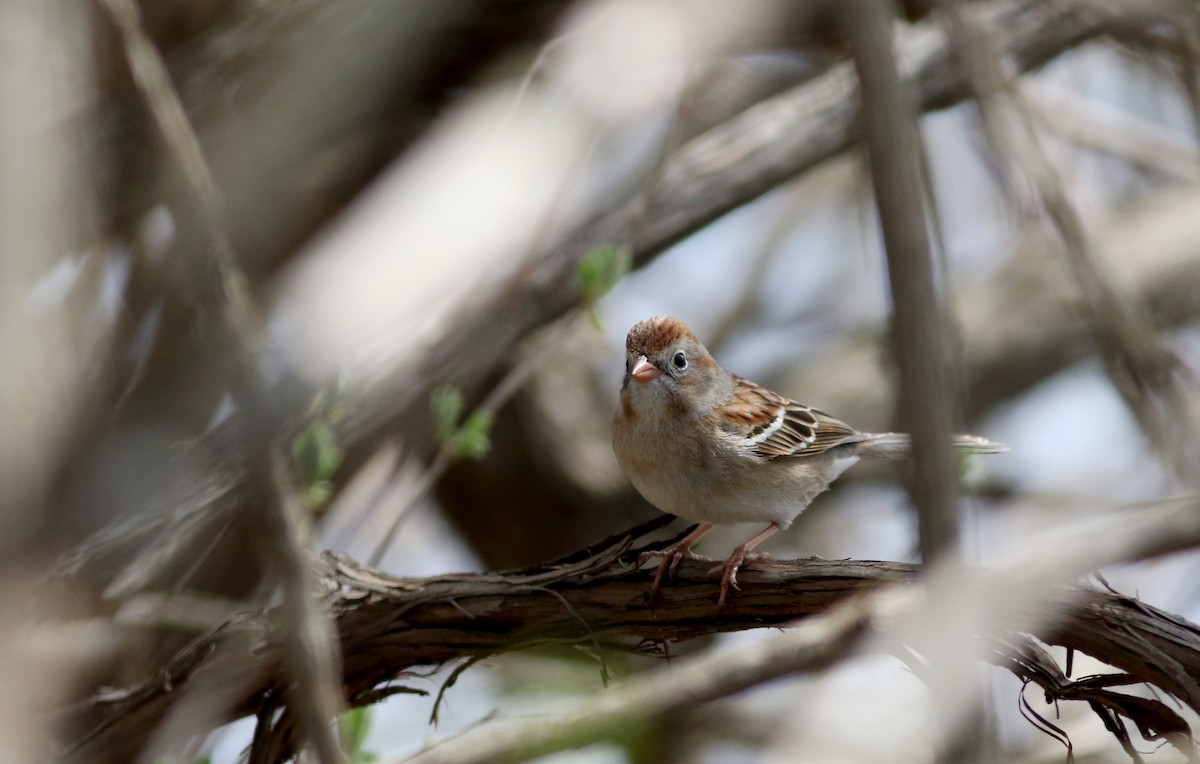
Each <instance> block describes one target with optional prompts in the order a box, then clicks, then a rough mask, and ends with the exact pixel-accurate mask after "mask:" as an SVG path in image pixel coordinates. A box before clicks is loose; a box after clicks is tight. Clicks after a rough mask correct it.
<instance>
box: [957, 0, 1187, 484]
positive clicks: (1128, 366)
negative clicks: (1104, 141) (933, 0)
mask: <svg viewBox="0 0 1200 764" xmlns="http://www.w3.org/2000/svg"><path fill="white" fill-rule="evenodd" d="M942 2H943V5H944V6H945V10H946V13H945V14H944V18H945V20H946V23H947V25H948V26H949V29H950V31H951V34H950V35H949V37H950V39H952V40H953V41H954V42H955V45H956V46H957V47H956V53H957V56H958V59H959V60H960V61H961V63H962V66H963V68H964V70H965V71H966V72H967V73H968V76H969V78H970V81H971V83H972V87H973V88H974V89H975V91H976V93H977V94H978V95H977V97H978V103H979V108H980V114H981V116H982V119H983V125H984V128H985V132H986V134H987V137H988V139H989V141H991V142H992V144H993V145H994V146H995V147H996V148H997V150H998V151H999V152H1000V153H1001V155H1002V156H1003V157H1004V158H1005V160H1006V161H1007V162H1008V167H1007V169H1008V171H1009V172H1010V173H1013V174H1017V175H1020V176H1021V177H1022V178H1024V179H1025V180H1026V181H1027V183H1028V185H1029V187H1030V188H1032V190H1033V191H1034V193H1035V196H1036V199H1037V202H1038V204H1039V205H1040V207H1041V211H1042V213H1043V214H1044V215H1045V216H1046V218H1047V219H1048V220H1049V221H1050V225H1051V226H1052V227H1053V229H1054V232H1055V233H1056V234H1057V236H1058V237H1059V239H1060V240H1061V241H1062V243H1063V247H1064V250H1065V253H1066V256H1067V262H1068V264H1069V265H1070V268H1071V272H1072V274H1073V275H1074V277H1075V280H1076V282H1077V284H1078V286H1079V290H1080V293H1081V295H1082V297H1083V303H1084V307H1085V309H1086V315H1087V317H1088V321H1089V324H1090V326H1091V329H1092V334H1093V337H1094V338H1095V340H1096V343H1097V345H1098V346H1099V350H1100V357H1101V360H1102V361H1103V363H1104V368H1105V371H1106V372H1107V373H1108V377H1109V379H1110V380H1111V381H1112V383H1113V386H1114V387H1116V389H1117V391H1118V393H1120V395H1121V397H1122V399H1123V400H1124V402H1125V405H1126V406H1127V407H1128V408H1129V410H1130V411H1131V412H1132V413H1133V415H1134V418H1135V419H1136V420H1137V422H1138V424H1139V425H1140V427H1141V429H1142V431H1143V432H1144V433H1145V435H1146V437H1147V439H1148V440H1149V441H1150V443H1151V444H1152V445H1153V446H1154V449H1155V451H1156V452H1157V453H1158V456H1159V458H1160V459H1162V460H1163V461H1164V462H1165V463H1166V464H1168V465H1170V467H1171V468H1172V469H1173V470H1174V472H1175V474H1176V475H1177V476H1178V477H1179V479H1180V480H1182V481H1183V482H1184V483H1185V484H1187V485H1189V486H1190V487H1192V488H1193V489H1196V488H1200V438H1197V437H1196V433H1197V432H1200V400H1198V399H1197V398H1196V396H1195V395H1194V393H1193V391H1194V390H1196V389H1197V380H1196V379H1195V378H1194V375H1193V374H1192V373H1191V372H1190V371H1189V370H1188V369H1187V368H1186V367H1185V366H1184V365H1183V364H1182V363H1180V361H1179V359H1178V358H1177V357H1176V356H1175V355H1174V353H1172V352H1171V351H1170V350H1169V349H1167V348H1166V347H1164V346H1163V345H1162V344H1161V343H1160V342H1159V340H1158V338H1157V336H1156V334H1155V332H1154V330H1153V328H1152V326H1151V323H1150V321H1149V319H1148V318H1147V317H1146V316H1145V315H1144V311H1143V310H1142V309H1141V306H1140V305H1137V304H1134V303H1131V302H1130V301H1128V300H1126V299H1125V298H1124V296H1123V295H1121V294H1120V293H1119V292H1118V290H1117V289H1116V287H1115V286H1114V284H1113V282H1112V280H1111V279H1110V277H1109V276H1108V274H1107V273H1106V272H1105V270H1104V268H1103V266H1102V265H1101V263H1100V262H1099V261H1098V259H1097V258H1096V257H1095V255H1094V254H1093V252H1092V244H1091V242H1090V241H1089V239H1088V235H1087V231H1086V229H1085V228H1084V225H1083V222H1082V220H1081V219H1080V216H1079V212H1078V210H1076V209H1075V206H1074V205H1073V204H1072V203H1071V201H1070V199H1069V198H1068V197H1067V195H1066V193H1065V192H1064V190H1063V185H1062V181H1061V180H1060V178H1059V177H1058V175H1057V173H1056V172H1055V170H1054V168H1053V166H1052V165H1051V163H1050V161H1049V158H1048V157H1047V156H1046V154H1045V151H1044V150H1043V149H1042V146H1041V143H1040V142H1039V140H1038V136H1037V133H1036V132H1035V130H1034V129H1033V126H1032V124H1031V122H1030V120H1029V116H1028V114H1027V112H1026V109H1025V107H1024V104H1023V103H1022V101H1021V98H1020V93H1019V92H1018V91H1017V90H1016V89H1015V87H1014V86H1013V82H1012V77H1011V75H1010V74H1009V72H1008V71H1007V70H1006V68H1005V66H1004V65H1003V64H998V63H996V62H1002V61H1004V59H1003V57H1002V56H1001V54H1000V52H999V50H998V46H997V44H996V41H995V40H994V38H993V35H992V33H991V31H990V30H988V29H986V28H984V27H983V25H981V24H978V23H977V22H976V21H975V20H974V19H973V18H972V17H971V16H970V15H969V14H968V13H966V12H965V11H964V10H962V9H961V8H960V7H959V4H958V2H957V0H942Z"/></svg>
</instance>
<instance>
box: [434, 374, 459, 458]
mask: <svg viewBox="0 0 1200 764" xmlns="http://www.w3.org/2000/svg"><path fill="white" fill-rule="evenodd" d="M430 405H431V407H432V408H433V422H434V426H435V427H436V428H437V438H438V442H440V443H441V444H442V445H447V444H448V443H449V442H450V441H451V439H453V438H454V433H455V432H457V431H458V420H459V417H461V416H462V411H463V395H462V391H460V390H459V389H458V388H457V387H451V386H449V385H443V386H442V387H438V388H436V389H434V391H433V395H432V396H431V398H430Z"/></svg>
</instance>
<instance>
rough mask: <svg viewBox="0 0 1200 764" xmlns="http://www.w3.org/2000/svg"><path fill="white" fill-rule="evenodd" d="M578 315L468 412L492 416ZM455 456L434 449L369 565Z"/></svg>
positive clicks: (562, 324)
mask: <svg viewBox="0 0 1200 764" xmlns="http://www.w3.org/2000/svg"><path fill="white" fill-rule="evenodd" d="M578 315H579V314H578V312H577V311H575V312H572V313H571V314H569V315H568V316H566V317H565V318H563V319H561V321H560V326H559V328H558V330H557V331H555V332H554V333H553V334H552V335H551V336H549V337H546V338H543V340H542V344H541V346H540V347H538V348H537V349H536V350H535V351H534V352H532V353H530V354H529V355H528V356H526V357H525V358H523V359H521V360H520V361H518V362H517V363H516V365H514V366H513V367H512V368H511V369H509V370H508V373H507V374H505V375H504V378H503V379H501V380H500V382H499V383H498V384H497V385H496V386H495V387H494V388H492V390H491V391H490V392H489V393H488V394H487V396H485V397H484V399H483V401H481V402H480V404H479V405H478V406H477V407H476V408H475V410H474V411H473V412H471V414H470V416H478V415H480V414H484V415H487V416H490V417H494V416H495V414H496V412H498V411H499V410H500V408H501V407H502V406H504V404H505V403H508V401H509V400H510V399H511V398H512V397H513V396H514V395H516V394H517V391H519V390H520V389H521V387H522V386H523V385H524V384H525V382H526V381H528V379H529V377H530V376H532V375H533V372H534V371H536V370H537V368H538V366H539V365H540V363H541V362H542V361H543V360H545V358H546V357H547V356H549V355H550V352H551V351H554V350H558V349H560V347H561V344H562V343H563V342H564V341H565V340H566V339H567V338H568V337H569V336H570V335H571V331H572V327H573V326H574V324H575V323H576V322H577V320H578ZM457 458H459V457H458V455H457V454H455V453H453V452H452V451H451V450H450V449H448V448H445V447H443V448H440V449H439V450H438V452H437V455H436V456H434V458H433V461H432V462H430V464H429V467H427V468H426V469H425V471H424V472H422V473H421V475H420V476H419V477H418V478H417V485H416V488H415V489H414V490H413V491H412V493H411V496H410V497H409V499H408V501H407V502H405V504H404V506H403V507H401V508H400V510H399V511H398V512H397V513H396V517H395V518H394V519H393V520H392V523H391V525H389V526H388V529H387V532H386V533H384V534H383V538H382V539H381V540H380V542H379V544H377V545H376V547H375V550H374V551H373V552H372V553H371V557H370V558H369V560H368V562H369V564H370V565H379V563H380V562H381V561H382V560H383V557H384V555H385V554H387V550H388V549H390V548H391V546H392V543H393V542H394V541H395V540H396V534H397V533H398V532H399V531H400V527H401V526H402V525H404V523H405V522H406V521H407V520H408V518H409V517H410V516H411V515H412V512H413V510H414V509H415V508H416V507H417V506H418V505H420V503H421V502H422V501H424V500H425V497H426V496H427V495H428V494H429V492H430V491H431V490H432V489H433V486H434V485H435V484H436V483H437V481H438V480H439V479H440V478H441V477H442V475H443V474H444V473H445V471H446V470H447V468H449V467H450V465H451V464H452V463H453V462H454V461H455V460H456V459H457ZM388 482H389V485H388V486H387V487H385V488H384V489H383V490H384V491H387V490H390V488H391V487H392V485H391V483H392V482H393V481H390V480H389V481H388Z"/></svg>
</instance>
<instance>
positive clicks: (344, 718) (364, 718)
mask: <svg viewBox="0 0 1200 764" xmlns="http://www.w3.org/2000/svg"><path fill="white" fill-rule="evenodd" d="M337 731H338V740H340V741H341V743H342V750H343V751H344V752H345V753H346V756H347V757H349V758H350V760H351V761H354V762H368V761H373V760H374V759H375V756H374V755H373V754H364V753H363V750H362V747H363V743H364V742H366V739H367V733H368V732H370V731H371V708H370V707H369V706H363V707H361V708H352V709H350V710H349V711H347V712H346V713H344V714H342V715H341V716H339V717H338V721H337Z"/></svg>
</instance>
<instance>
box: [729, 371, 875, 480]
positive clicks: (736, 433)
mask: <svg viewBox="0 0 1200 764" xmlns="http://www.w3.org/2000/svg"><path fill="white" fill-rule="evenodd" d="M721 429H722V430H724V431H725V432H726V433H728V434H729V435H730V436H733V437H735V438H738V439H742V440H743V441H744V443H745V446H746V448H747V450H748V451H749V452H750V453H752V454H754V455H755V456H757V457H759V458H760V459H764V460H768V461H770V460H774V459H780V458H789V459H794V458H803V457H806V456H813V455H815V454H820V453H823V452H825V451H828V450H829V449H830V448H833V447H834V446H838V445H842V444H844V443H854V442H857V441H859V440H862V438H863V436H862V435H861V434H860V433H858V432H856V431H855V430H854V429H853V428H852V427H850V426H849V425H847V424H846V423H845V422H841V421H839V420H837V419H834V418H833V417H831V416H829V415H828V414H826V413H824V412H823V411H818V410H817V409H814V408H810V407H809V406H805V405H803V404H800V403H797V402H795V401H793V400H788V399H787V398H784V397H783V396H781V395H778V394H776V393H773V392H771V391H770V390H767V389H766V388H763V387H760V386H758V385H756V384H754V383H753V382H749V381H747V380H745V379H742V378H741V377H735V381H734V388H733V394H732V396H731V399H730V401H729V403H728V405H727V406H726V407H725V409H724V411H723V419H722V422H721Z"/></svg>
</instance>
